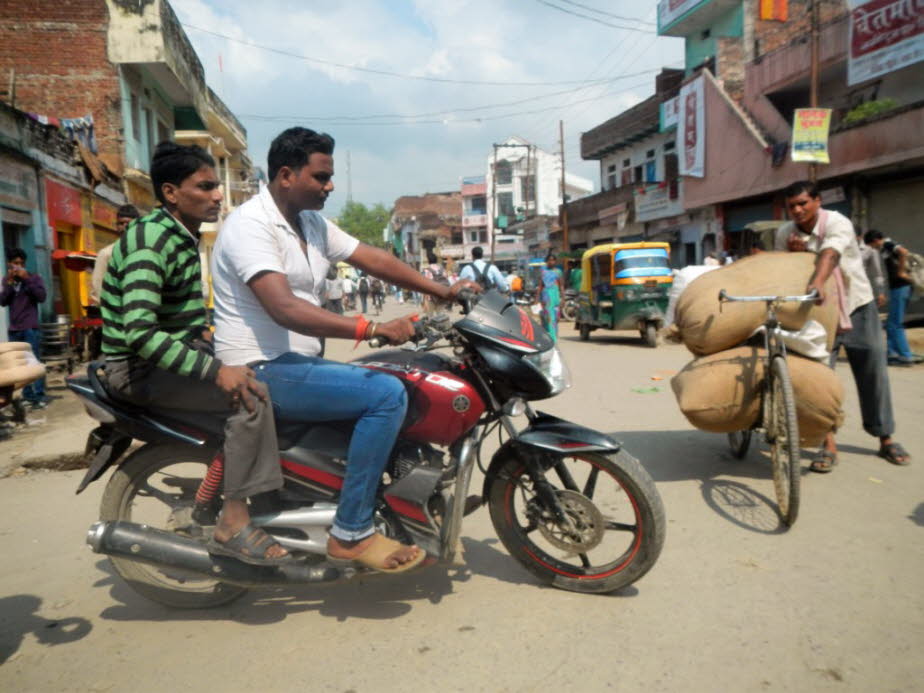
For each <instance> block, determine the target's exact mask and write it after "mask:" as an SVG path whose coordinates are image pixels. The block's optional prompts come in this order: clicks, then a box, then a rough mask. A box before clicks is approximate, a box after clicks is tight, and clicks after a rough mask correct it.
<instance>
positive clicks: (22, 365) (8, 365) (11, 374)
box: [0, 342, 45, 389]
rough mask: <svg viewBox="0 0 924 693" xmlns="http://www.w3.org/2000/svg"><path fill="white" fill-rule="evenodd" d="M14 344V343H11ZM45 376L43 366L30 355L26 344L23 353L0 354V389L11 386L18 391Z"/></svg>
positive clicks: (29, 349) (6, 352)
mask: <svg viewBox="0 0 924 693" xmlns="http://www.w3.org/2000/svg"><path fill="white" fill-rule="evenodd" d="M13 343H14V344H15V343H16V342H13ZM44 375H45V366H43V365H42V364H41V363H39V361H38V359H36V358H35V356H33V355H32V350H31V348H30V347H29V345H28V344H26V350H25V351H5V352H2V353H0V387H8V386H10V385H12V386H13V387H14V388H16V389H18V388H21V387H24V386H25V385H28V384H29V383H31V382H33V381H34V380H38V379H39V378H41V377H43V376H44Z"/></svg>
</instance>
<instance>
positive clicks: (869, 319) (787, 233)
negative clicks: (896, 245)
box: [774, 181, 911, 472]
mask: <svg viewBox="0 0 924 693" xmlns="http://www.w3.org/2000/svg"><path fill="white" fill-rule="evenodd" d="M783 196H784V198H785V199H786V208H787V209H788V210H789V215H790V217H791V218H792V221H791V222H789V223H786V224H784V225H783V226H781V227H780V228H779V229H778V230H777V232H776V239H775V240H776V242H775V245H774V247H775V249H776V250H790V251H809V252H813V253H816V255H817V256H818V257H817V259H816V260H815V272H814V273H813V274H812V277H811V279H810V280H809V283H808V287H807V288H806V292H810V291H812V290H816V291H818V294H819V296H821V299H822V300H823V299H824V298H825V295H824V285H825V282H826V281H827V280H828V278H829V277H830V276H831V275H832V274H833V273H834V272H835V270H836V269H840V271H841V273H842V274H843V278H844V282H845V284H846V285H847V296H846V312H847V314H848V315H849V316H850V323H851V329H850V330H848V331H846V332H843V333H842V334H839V335H838V336H837V338H836V340H835V343H834V353H837V352H838V351H839V350H840V347H841V346H843V347H844V349H845V350H846V351H847V359H848V361H849V362H850V370H851V371H852V372H853V379H854V382H855V383H856V386H857V394H858V395H859V398H860V410H861V413H862V416H863V429H864V430H865V431H866V432H867V433H869V434H870V435H873V436H877V437H878V438H879V442H880V445H879V452H878V453H877V454H878V455H879V456H880V457H882V458H884V459H885V460H888V461H889V462H891V463H893V464H900V465H905V464H908V463H909V462H910V461H911V456H910V455H909V454H908V452H907V451H906V450H905V449H904V448H903V447H902V446H901V445H900V444H899V443H896V442H895V441H893V440H892V434H893V433H894V431H895V420H894V418H893V415H892V395H891V392H890V389H889V373H888V369H887V366H886V352H885V349H884V348H883V345H882V326H881V325H880V323H879V313H878V311H877V309H876V302H875V301H874V300H873V289H872V286H871V285H870V283H869V279H867V276H866V270H865V269H864V268H863V258H862V256H861V254H860V247H859V246H858V245H857V239H856V235H855V234H854V231H853V224H852V223H851V222H850V220H849V219H848V218H847V217H845V216H844V215H842V214H839V213H838V212H834V211H831V210H826V209H822V208H821V196H820V195H819V193H818V188H817V187H816V186H815V184H814V183H810V182H808V181H799V182H797V183H793V184H792V185H790V186H789V187H787V188H786V189H785V190H784V191H783ZM837 298H838V297H836V296H832V297H831V300H837ZM836 464H837V444H836V442H835V439H834V433H833V432H832V433H829V434H828V436H827V438H826V439H825V443H824V446H823V447H822V449H821V450H820V451H819V452H818V455H816V457H815V459H814V460H813V461H812V465H811V469H812V471H816V472H830V471H831V470H832V469H833V468H834V465H836Z"/></svg>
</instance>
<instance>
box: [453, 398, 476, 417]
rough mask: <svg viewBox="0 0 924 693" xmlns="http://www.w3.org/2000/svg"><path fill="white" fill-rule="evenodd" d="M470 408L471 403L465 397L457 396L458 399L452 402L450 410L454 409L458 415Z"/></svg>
mask: <svg viewBox="0 0 924 693" xmlns="http://www.w3.org/2000/svg"><path fill="white" fill-rule="evenodd" d="M470 406H472V401H471V400H470V399H469V398H468V397H466V396H465V395H459V396H458V397H456V398H454V399H453V400H452V408H453V409H455V410H456V411H457V412H459V413H460V414H461V413H462V412H466V411H468V408H469V407H470Z"/></svg>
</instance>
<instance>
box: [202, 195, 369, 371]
mask: <svg viewBox="0 0 924 693" xmlns="http://www.w3.org/2000/svg"><path fill="white" fill-rule="evenodd" d="M299 222H300V223H301V226H302V229H303V231H304V233H305V238H306V242H307V247H308V255H307V257H306V255H305V253H304V252H302V246H301V243H299V238H298V235H297V234H296V233H295V231H294V230H293V229H292V227H291V226H290V225H289V223H288V222H287V221H286V220H285V217H283V216H282V213H281V212H280V211H279V208H278V207H277V206H276V202H275V201H274V200H273V197H272V195H270V192H269V188H267V187H265V186H264V187H263V189H262V190H260V192H259V194H257V195H255V196H254V197H252V198H251V199H249V200H248V201H247V202H245V203H244V204H242V205H241V206H240V207H238V208H237V209H235V210H234V211H233V212H232V213H231V215H230V216H229V217H228V218H227V219H226V220H225V222H224V224H222V227H221V231H220V232H219V234H218V240H217V241H216V243H215V249H214V251H213V253H212V291H213V295H214V297H215V353H216V355H217V356H218V358H219V359H220V360H221V362H222V363H225V364H228V365H230V366H241V365H244V364H247V363H252V362H253V361H269V360H271V359H274V358H277V357H278V356H281V355H282V354H285V353H290V352H294V353H297V354H305V355H308V356H316V355H317V354H319V353H321V342H320V340H319V339H318V338H317V337H309V336H307V335H302V334H298V333H297V332H291V331H289V330H287V329H286V328H284V327H282V326H281V325H278V324H277V323H276V322H275V321H274V320H273V319H272V318H271V317H270V316H269V314H268V313H267V312H266V311H265V310H263V306H261V305H260V302H259V301H258V300H257V297H256V296H255V295H254V293H253V291H251V289H250V287H249V286H247V282H248V281H250V280H251V279H252V278H253V277H254V276H255V275H257V274H258V273H260V272H267V271H268V272H279V273H281V274H284V275H285V276H286V279H288V281H289V286H290V287H291V288H292V293H294V294H295V295H296V296H297V297H298V298H302V299H304V300H306V301H308V302H309V303H313V304H314V305H316V306H320V305H321V304H322V303H323V293H324V290H325V288H326V287H325V282H326V278H327V271H328V269H329V268H330V265H331V263H332V262H334V263H336V262H340V261H342V260H346V259H347V258H349V257H350V256H351V255H352V254H353V252H354V251H355V250H356V248H357V246H358V245H359V241H358V240H357V239H355V238H353V237H352V236H350V235H349V234H347V233H346V232H344V231H343V230H342V229H340V228H339V227H337V225H336V224H334V223H332V222H330V221H328V220H327V219H325V218H324V217H322V216H321V215H320V214H318V213H317V212H311V211H306V212H302V213H301V215H300V216H299Z"/></svg>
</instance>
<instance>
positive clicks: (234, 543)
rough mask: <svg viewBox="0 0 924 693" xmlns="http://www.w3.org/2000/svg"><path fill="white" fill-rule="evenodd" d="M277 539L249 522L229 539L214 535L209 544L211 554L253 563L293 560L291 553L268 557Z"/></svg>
mask: <svg viewBox="0 0 924 693" xmlns="http://www.w3.org/2000/svg"><path fill="white" fill-rule="evenodd" d="M276 543H277V542H276V540H275V539H273V538H272V537H271V536H270V535H269V534H267V533H266V532H264V531H263V530H262V529H260V528H259V527H254V526H253V525H252V524H249V523H248V524H247V525H245V526H244V527H243V529H241V531H239V532H238V533H237V534H235V535H234V536H232V537H231V538H230V539H228V541H224V542H220V541H218V540H217V539H215V537H214V536H213V537H212V538H211V539H209V542H208V544H207V547H208V551H209V553H210V554H213V555H218V556H227V557H228V558H236V559H237V560H239V561H243V562H244V563H250V564H251V565H270V566H272V565H282V564H283V563H288V562H290V561H291V560H292V555H291V554H288V553H287V554H286V555H285V556H279V557H278V558H271V557H267V555H266V552H267V551H268V550H269V549H270V548H271V547H272V546H273V545H274V544H276Z"/></svg>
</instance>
